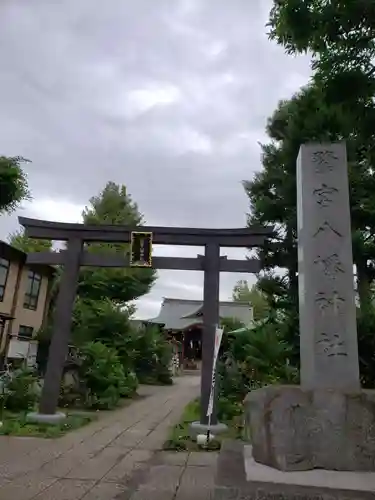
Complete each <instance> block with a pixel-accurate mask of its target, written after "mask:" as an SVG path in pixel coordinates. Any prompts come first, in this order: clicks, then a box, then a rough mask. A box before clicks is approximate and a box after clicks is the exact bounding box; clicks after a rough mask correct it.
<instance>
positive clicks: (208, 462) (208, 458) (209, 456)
mask: <svg viewBox="0 0 375 500" xmlns="http://www.w3.org/2000/svg"><path fill="white" fill-rule="evenodd" d="M218 456H219V454H218V453H216V452H210V451H207V452H204V451H202V452H199V451H193V452H191V453H190V455H189V458H188V462H187V464H188V466H189V465H193V466H202V467H204V466H210V467H216V464H217V459H218Z"/></svg>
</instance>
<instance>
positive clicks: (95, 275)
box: [78, 182, 156, 304]
mask: <svg viewBox="0 0 375 500" xmlns="http://www.w3.org/2000/svg"><path fill="white" fill-rule="evenodd" d="M82 217H83V222H84V223H85V224H94V225H97V224H123V225H126V226H130V227H133V228H135V227H136V226H138V225H140V224H143V222H144V221H143V216H142V214H141V213H140V212H139V210H138V206H137V204H136V203H134V202H133V200H132V198H131V196H130V195H128V194H127V192H126V187H125V186H124V185H122V186H120V185H118V184H115V183H114V182H108V183H107V184H106V186H105V188H104V189H103V190H102V191H101V193H100V194H99V195H98V196H94V197H92V198H91V199H90V204H89V206H87V207H86V208H85V210H84V211H83V213H82ZM129 249H130V248H129V245H126V244H105V243H93V244H90V245H88V250H89V251H90V252H95V253H102V252H105V253H113V254H125V255H126V254H128V253H129ZM155 278H156V273H155V271H154V270H152V269H137V268H107V269H106V268H86V269H82V270H81V272H80V280H79V285H78V295H79V296H80V297H81V298H85V299H89V300H102V299H110V300H111V301H112V302H114V303H116V304H125V303H126V302H129V301H131V300H135V299H137V298H138V297H141V296H142V295H144V294H145V293H147V292H149V290H150V288H151V286H152V284H153V283H154V281H155Z"/></svg>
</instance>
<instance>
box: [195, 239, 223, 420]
mask: <svg viewBox="0 0 375 500" xmlns="http://www.w3.org/2000/svg"><path fill="white" fill-rule="evenodd" d="M203 266H204V284H203V338H202V377H201V419H200V423H201V424H204V425H207V423H208V417H207V415H206V413H207V408H208V402H209V398H210V391H211V380H212V365H213V356H214V347H215V332H216V328H217V326H218V323H219V292H220V245H219V244H217V243H215V242H210V243H207V244H206V248H205V255H204V263H203ZM210 423H211V424H212V425H216V424H217V415H216V400H214V407H213V411H212V416H211V422H210Z"/></svg>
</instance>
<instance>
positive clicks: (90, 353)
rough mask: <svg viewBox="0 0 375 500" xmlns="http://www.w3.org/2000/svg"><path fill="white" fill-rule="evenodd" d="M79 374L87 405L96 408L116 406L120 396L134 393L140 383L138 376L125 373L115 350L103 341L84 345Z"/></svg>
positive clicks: (129, 372)
mask: <svg viewBox="0 0 375 500" xmlns="http://www.w3.org/2000/svg"><path fill="white" fill-rule="evenodd" d="M79 376H80V379H81V380H82V382H83V385H84V391H85V394H84V396H85V397H84V400H85V405H86V406H87V407H89V408H94V409H111V408H114V407H115V406H116V405H117V404H118V402H119V400H120V398H121V397H129V396H131V395H133V394H134V393H135V391H136V389H137V385H138V381H137V377H136V375H135V374H134V373H133V372H131V371H128V372H125V370H124V367H123V365H122V364H121V362H120V359H119V357H118V354H117V352H116V350H115V349H113V348H111V347H107V346H106V345H104V344H102V343H101V342H88V343H87V344H85V345H84V346H83V348H82V364H81V365H80V369H79Z"/></svg>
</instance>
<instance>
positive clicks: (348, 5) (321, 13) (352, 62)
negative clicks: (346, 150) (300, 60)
mask: <svg viewBox="0 0 375 500" xmlns="http://www.w3.org/2000/svg"><path fill="white" fill-rule="evenodd" d="M268 26H269V27H270V28H271V30H270V38H271V39H274V40H276V41H277V42H278V43H279V44H281V45H282V46H284V47H285V50H286V51H287V53H288V54H301V53H305V52H307V51H309V52H310V53H311V55H312V69H313V71H314V81H315V82H316V83H317V84H318V85H319V86H320V85H321V86H322V87H323V88H325V90H326V91H327V92H328V97H329V98H330V99H331V100H332V101H333V102H339V103H341V104H342V103H344V104H347V105H348V106H346V110H347V111H350V112H351V113H353V112H354V113H355V114H357V118H359V121H358V122H357V123H352V126H353V127H354V128H356V127H357V125H359V126H360V128H361V129H362V131H363V130H364V129H363V126H364V125H365V124H366V122H367V125H369V124H370V123H369V122H368V121H367V118H370V115H371V116H372V118H373V116H374V115H373V110H374V107H373V102H372V98H373V96H374V94H375V71H374V63H373V61H374V58H375V4H374V2H369V1H368V0H357V1H355V2H354V1H352V0H341V1H331V2H328V1H322V0H283V1H282V2H281V1H280V0H274V5H273V8H272V10H271V13H270V20H269V24H268ZM353 104H354V108H353V106H351V105H353ZM366 109H367V110H368V111H370V115H367V113H366V114H365V115H363V114H361V115H359V114H358V111H359V110H362V111H365V110H366ZM372 128H373V127H372ZM372 134H373V132H372Z"/></svg>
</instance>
